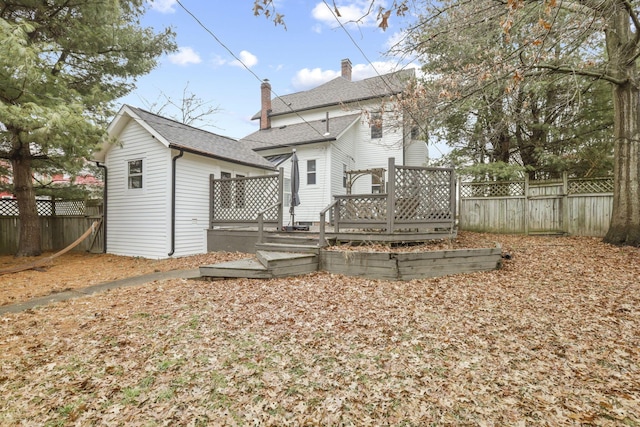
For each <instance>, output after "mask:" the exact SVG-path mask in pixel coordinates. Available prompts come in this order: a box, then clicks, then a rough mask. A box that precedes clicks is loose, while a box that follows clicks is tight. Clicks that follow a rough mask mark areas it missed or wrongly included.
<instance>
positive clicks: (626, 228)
mask: <svg viewBox="0 0 640 427" xmlns="http://www.w3.org/2000/svg"><path fill="white" fill-rule="evenodd" d="M613 92H614V93H613V103H614V111H615V118H614V135H615V145H614V162H615V163H614V167H613V173H614V191H613V211H612V213H611V225H610V226H609V231H608V232H607V235H606V236H605V238H604V241H605V242H607V243H612V244H617V245H630V246H640V188H639V183H640V108H639V107H638V102H639V101H640V90H639V89H638V88H637V87H636V86H635V85H633V84H632V83H631V82H629V83H627V84H624V85H617V86H615V87H614V90H613Z"/></svg>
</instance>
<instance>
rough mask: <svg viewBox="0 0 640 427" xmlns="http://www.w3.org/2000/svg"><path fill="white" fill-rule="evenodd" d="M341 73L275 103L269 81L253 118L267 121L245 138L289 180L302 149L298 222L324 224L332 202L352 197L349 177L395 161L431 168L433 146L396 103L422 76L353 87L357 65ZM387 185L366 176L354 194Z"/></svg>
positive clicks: (399, 75)
mask: <svg viewBox="0 0 640 427" xmlns="http://www.w3.org/2000/svg"><path fill="white" fill-rule="evenodd" d="M341 74H342V75H341V76H340V77H337V78H335V79H333V80H331V81H329V82H327V83H325V84H323V85H321V86H319V87H316V88H314V89H311V90H308V91H304V92H298V93H293V94H290V95H285V96H281V97H277V98H274V99H271V85H270V83H269V82H268V81H265V82H263V83H262V85H261V110H260V112H258V113H257V114H256V115H254V116H253V119H255V120H260V129H259V130H258V131H256V132H254V133H252V134H250V135H248V136H246V137H244V138H242V139H240V142H241V143H244V144H246V145H248V146H251V147H253V149H254V150H255V151H256V152H257V153H259V154H260V155H262V156H264V157H266V158H267V159H270V160H271V161H272V162H274V164H275V165H278V166H281V167H283V168H284V169H285V176H286V177H288V176H290V172H289V171H290V169H291V161H290V159H289V158H290V156H291V154H292V150H293V149H296V152H297V157H298V160H299V170H300V191H299V195H300V202H301V203H300V205H299V206H298V207H296V209H295V220H296V222H297V223H312V222H317V221H318V219H319V212H320V211H321V210H322V209H324V208H325V207H327V206H328V205H329V204H330V203H331V202H332V197H333V196H334V195H339V194H345V193H346V189H347V174H346V171H359V170H370V169H374V168H378V169H380V168H382V169H386V167H387V165H388V159H389V158H390V157H393V158H394V159H395V163H396V164H397V165H407V166H426V163H427V161H428V153H427V145H426V143H425V142H424V141H422V140H418V139H417V137H418V135H419V132H416V129H417V128H415V127H413V128H412V126H411V125H410V123H411V120H409V119H408V118H407V117H403V114H402V112H398V111H396V110H397V109H396V108H395V106H394V105H393V102H392V97H393V96H394V95H397V94H400V93H402V92H403V91H404V90H405V89H406V87H407V85H408V84H409V82H410V81H411V80H412V79H414V78H415V75H414V71H413V70H404V71H399V72H396V73H391V74H386V75H383V76H378V77H373V78H369V79H365V80H360V81H352V80H351V74H352V68H351V62H350V61H349V60H348V59H344V60H342V73H341ZM384 182H387V179H386V178H385V180H384ZM382 185H383V183H382V182H380V180H378V179H376V178H375V177H373V176H372V175H368V174H364V175H363V176H362V177H360V178H359V179H358V180H356V181H355V182H354V186H353V188H352V191H351V192H352V194H358V193H372V192H384V191H385V189H384V188H382ZM287 188H289V186H288V185H286V184H285V189H287ZM287 202H288V198H287V197H286V195H285V204H286V203H287ZM284 211H285V222H287V221H286V220H289V221H290V217H288V216H287V215H288V211H289V209H285V210H284Z"/></svg>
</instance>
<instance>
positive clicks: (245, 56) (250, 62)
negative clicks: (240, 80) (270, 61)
mask: <svg viewBox="0 0 640 427" xmlns="http://www.w3.org/2000/svg"><path fill="white" fill-rule="evenodd" d="M238 56H239V57H240V61H238V60H235V61H232V62H231V65H233V66H235V67H244V66H246V67H247V68H251V67H253V66H254V65H256V64H257V63H258V57H257V56H255V55H254V54H253V53H251V52H249V51H246V50H243V51H242V52H240V55H238ZM243 64H244V65H243Z"/></svg>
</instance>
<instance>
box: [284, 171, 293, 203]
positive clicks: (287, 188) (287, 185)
mask: <svg viewBox="0 0 640 427" xmlns="http://www.w3.org/2000/svg"><path fill="white" fill-rule="evenodd" d="M283 190H284V194H283V197H284V206H285V207H289V206H291V179H290V178H285V179H284V189H283Z"/></svg>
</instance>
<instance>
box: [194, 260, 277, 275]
mask: <svg viewBox="0 0 640 427" xmlns="http://www.w3.org/2000/svg"><path fill="white" fill-rule="evenodd" d="M200 276H201V277H229V278H240V277H244V278H247V279H271V278H272V277H273V274H272V273H271V271H269V270H268V269H267V267H265V266H264V265H263V264H262V263H261V262H260V261H258V260H257V259H255V258H246V259H240V260H237V261H228V262H222V263H219V264H211V265H204V266H201V267H200Z"/></svg>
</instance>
